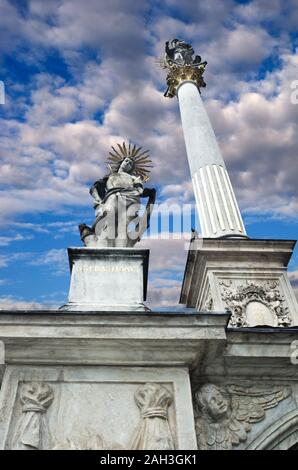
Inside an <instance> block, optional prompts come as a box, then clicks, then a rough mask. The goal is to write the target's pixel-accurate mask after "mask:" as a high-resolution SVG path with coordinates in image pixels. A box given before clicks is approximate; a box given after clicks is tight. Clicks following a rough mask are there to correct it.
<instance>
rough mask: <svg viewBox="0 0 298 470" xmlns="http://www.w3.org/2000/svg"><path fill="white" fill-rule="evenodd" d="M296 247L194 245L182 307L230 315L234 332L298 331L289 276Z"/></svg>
mask: <svg viewBox="0 0 298 470" xmlns="http://www.w3.org/2000/svg"><path fill="white" fill-rule="evenodd" d="M294 246H295V241H291V240H233V239H229V240H227V239H226V240H223V239H222V240H219V239H217V240H215V239H194V240H193V241H192V242H191V246H190V251H189V254H188V260H187V264H186V269H185V275H184V281H183V286H182V292H181V298H180V303H185V304H186V305H187V307H195V308H197V310H199V311H223V310H226V311H230V312H231V314H232V315H231V320H230V323H229V326H231V327H246V326H251V327H254V326H273V327H289V326H297V325H298V305H297V301H296V298H295V295H294V292H293V289H292V286H291V284H290V281H289V278H288V275H287V265H288V263H289V260H290V258H291V255H292V252H293V249H294Z"/></svg>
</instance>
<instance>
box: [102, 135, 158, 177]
mask: <svg viewBox="0 0 298 470" xmlns="http://www.w3.org/2000/svg"><path fill="white" fill-rule="evenodd" d="M116 146H117V147H118V149H117V148H116ZM125 158H129V159H130V160H132V162H133V170H132V173H133V174H135V175H137V176H140V177H141V178H142V180H143V181H147V180H148V179H149V174H150V168H152V165H151V163H152V161H151V159H150V156H149V150H142V147H137V146H136V145H132V144H131V142H129V143H128V144H126V143H125V142H123V143H122V145H121V144H116V145H115V146H112V151H111V152H109V157H108V159H107V161H106V163H107V164H108V165H109V167H110V168H111V171H112V172H116V171H118V169H119V166H120V165H121V162H122V161H123V160H124V159H125Z"/></svg>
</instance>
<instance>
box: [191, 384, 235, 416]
mask: <svg viewBox="0 0 298 470" xmlns="http://www.w3.org/2000/svg"><path fill="white" fill-rule="evenodd" d="M195 398H196V401H197V404H198V407H199V408H200V410H201V412H202V413H203V414H205V415H206V414H207V415H208V416H209V417H210V418H212V419H213V420H214V421H219V420H220V419H222V418H224V417H225V416H226V415H227V412H228V409H229V399H228V397H227V396H226V394H225V393H224V392H223V391H222V390H221V389H220V388H219V387H218V386H216V385H213V384H205V385H203V386H202V387H201V388H200V389H199V390H198V391H197V392H196V394H195Z"/></svg>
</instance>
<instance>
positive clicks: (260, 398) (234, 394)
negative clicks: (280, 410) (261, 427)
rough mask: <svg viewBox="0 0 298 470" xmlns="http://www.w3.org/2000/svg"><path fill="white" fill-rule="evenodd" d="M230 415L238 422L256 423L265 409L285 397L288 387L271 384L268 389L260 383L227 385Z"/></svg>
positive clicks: (287, 394)
mask: <svg viewBox="0 0 298 470" xmlns="http://www.w3.org/2000/svg"><path fill="white" fill-rule="evenodd" d="M227 388H228V391H229V394H230V396H231V408H232V417H233V418H234V419H236V420H237V421H240V422H246V423H256V422H258V421H261V420H262V419H263V418H264V416H265V410H267V409H269V408H274V407H275V406H277V405H278V404H279V402H280V401H281V400H284V399H285V398H287V397H288V396H289V395H290V393H291V390H290V388H289V387H280V386H272V387H270V389H269V388H268V387H264V386H261V385H253V386H249V387H241V386H238V385H229V386H228V387H227Z"/></svg>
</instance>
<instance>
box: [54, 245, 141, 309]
mask: <svg viewBox="0 0 298 470" xmlns="http://www.w3.org/2000/svg"><path fill="white" fill-rule="evenodd" d="M68 256H69V264H70V271H71V281H70V289H69V300H68V303H67V304H66V305H64V306H63V307H61V309H62V310H72V311H92V310H93V311H104V310H107V311H109V310H111V311H115V310H121V311H128V310H148V308H147V307H145V305H144V304H143V301H144V300H146V293H147V278H148V263H149V250H146V249H134V248H88V247H86V248H69V249H68Z"/></svg>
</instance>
